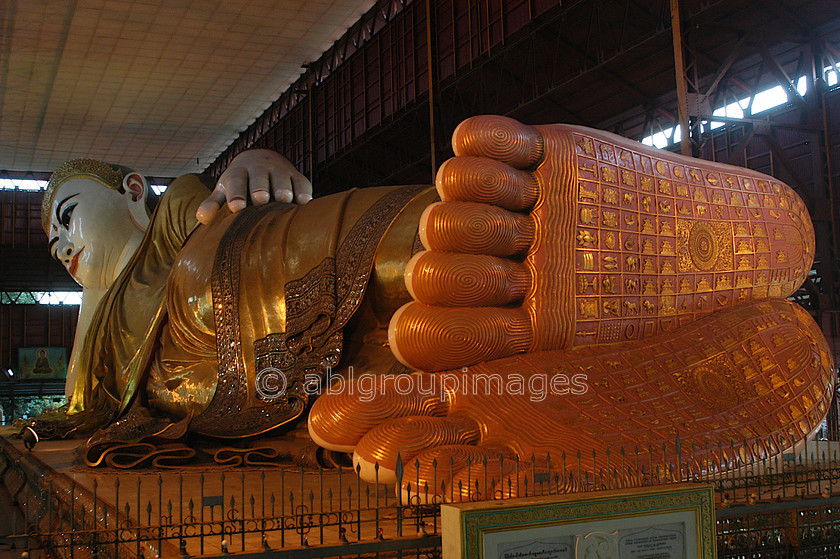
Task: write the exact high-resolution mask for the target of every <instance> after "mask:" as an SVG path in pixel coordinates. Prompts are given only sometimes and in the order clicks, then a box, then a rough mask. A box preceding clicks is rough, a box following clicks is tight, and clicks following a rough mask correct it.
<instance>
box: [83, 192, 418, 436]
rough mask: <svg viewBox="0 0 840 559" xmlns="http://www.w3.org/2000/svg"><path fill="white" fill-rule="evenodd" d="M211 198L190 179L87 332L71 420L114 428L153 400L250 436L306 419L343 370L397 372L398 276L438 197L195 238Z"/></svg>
mask: <svg viewBox="0 0 840 559" xmlns="http://www.w3.org/2000/svg"><path fill="white" fill-rule="evenodd" d="M209 186H210V185H209V184H205V183H203V182H202V179H201V177H198V176H196V175H187V176H184V177H180V178H178V179H176V180H175V181H173V182H172V184H171V185H170V186H169V188H168V189H167V191H166V192H165V193H164V195H163V196H162V197H161V200H160V203H159V204H158V207H157V209H156V210H155V213H154V215H153V216H152V219H151V223H150V226H149V229H148V230H147V232H146V235H145V237H144V239H143V242H142V243H141V245H140V247H139V249H138V250H137V252H136V253H135V255H134V257H133V258H132V259H131V261H130V262H129V264H128V265H127V266H126V269H125V270H123V272H122V273H121V274H120V276H119V278H118V279H117V280H116V282H115V283H114V285H112V286H111V288H110V289H109V290H108V293H107V295H106V296H105V297H104V299H103V300H102V302H101V303H100V306H99V308H98V309H97V312H96V315H95V317H94V319H93V321H92V323H91V326H90V329H89V331H88V335H87V336H86V338H85V342H84V346H83V349H82V353H81V355H80V367H79V371H80V374H79V377H78V379H77V382H76V386H75V389H74V394H73V402H74V411H85V412H88V414H91V415H93V416H94V417H95V418H96V420H97V421H103V420H105V421H107V420H109V419H112V418H113V417H114V416H115V415H116V414H119V413H121V412H123V411H125V410H126V409H127V408H128V407H129V405H130V404H131V403H132V402H133V401H135V400H137V399H138V398H140V400H143V399H147V400H148V405H149V407H150V408H152V409H157V410H159V411H161V412H163V413H165V414H167V415H169V416H170V417H172V418H173V419H182V418H186V417H190V416H192V417H191V419H190V421H191V423H190V430H192V431H195V432H199V433H202V434H207V435H212V436H218V437H244V436H249V435H253V434H257V433H261V432H264V431H266V430H269V429H272V428H274V427H277V426H279V425H283V424H286V423H289V422H290V421H293V420H294V419H296V418H298V417H299V416H300V415H301V414H302V413H303V411H304V410H305V409H306V407H307V405H308V403H309V397H310V395H311V394H312V393H313V391H314V390H316V389H317V386H313V385H312V379H313V378H315V379H319V381H326V377H327V376H328V375H329V374H330V372H331V370H332V369H333V368H334V367H341V366H345V365H347V364H352V365H354V366H356V367H357V368H358V367H361V368H364V369H367V370H371V369H377V370H381V369H382V368H383V367H384V368H385V370H383V371H382V372H388V371H389V370H392V369H397V368H400V367H401V366H399V365H397V364H396V361H395V360H394V359H393V357H392V356H391V354H390V352H389V351H388V350H387V348H386V347H384V343H385V342H384V340H385V330H386V329H387V321H388V318H389V317H390V315H391V314H392V313H393V311H394V310H395V309H396V308H398V307H399V305H401V304H402V303H404V302H406V301H408V300H409V296H408V294H407V292H406V291H405V287H404V285H403V278H402V270H403V269H404V267H405V264H406V262H407V261H408V259H409V258H410V256H411V254H412V253H413V252H415V251H416V250H417V249H418V248H419V246H420V245H419V242H418V240H417V224H418V219H419V215H420V213H421V212H422V211H423V209H424V208H425V207H426V205H428V204H429V203H430V202H431V201H433V200H434V198H435V194H434V191H433V190H432V189H430V188H427V187H378V188H367V189H361V190H350V191H347V192H343V193H340V194H335V195H331V196H327V197H324V198H319V199H315V200H313V201H311V202H310V203H309V204H307V205H305V206H293V205H287V204H269V205H265V206H260V207H252V208H248V209H246V210H245V211H243V212H239V213H237V214H231V213H229V212H227V211H223V213H222V215H220V216H218V217H217V218H216V219H215V220H214V221H213V222H212V223H211V224H210V225H208V226H201V227H199V223H198V221H197V220H196V218H195V210H196V208H197V207H198V205H199V204H200V203H201V202H202V201H203V200H204V199H205V198H206V197H207V193H208V187H209ZM351 323H352V327H351V328H345V327H346V326H347V325H348V324H351ZM345 330H346V331H347V332H352V335H353V338H352V339H345ZM265 370H270V371H271V372H272V374H274V375H278V374H281V375H282V376H283V379H284V381H283V382H284V386H283V387H284V389H285V390H283V392H282V394H273V393H272V394H270V395H266V394H264V393H261V391H260V390H258V383H259V382H260V378H259V375H260V373H261V371H265ZM307 381H308V382H309V384H308V385H304V383H305V382H307ZM316 384H317V383H316ZM140 403H142V402H140Z"/></svg>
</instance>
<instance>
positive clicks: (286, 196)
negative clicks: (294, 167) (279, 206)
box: [270, 169, 295, 204]
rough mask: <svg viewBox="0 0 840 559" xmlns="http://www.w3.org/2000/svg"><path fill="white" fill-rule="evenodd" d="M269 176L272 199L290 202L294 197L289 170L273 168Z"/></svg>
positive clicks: (285, 202)
mask: <svg viewBox="0 0 840 559" xmlns="http://www.w3.org/2000/svg"><path fill="white" fill-rule="evenodd" d="M270 176H271V195H272V196H273V197H274V201H275V202H282V203H284V204H291V203H292V201H293V200H294V198H295V191H294V187H293V185H292V177H291V176H290V174H289V172H288V171H287V170H286V169H274V170H272V171H271V175H270Z"/></svg>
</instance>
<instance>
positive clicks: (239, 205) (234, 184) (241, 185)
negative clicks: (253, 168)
mask: <svg viewBox="0 0 840 559" xmlns="http://www.w3.org/2000/svg"><path fill="white" fill-rule="evenodd" d="M217 187H220V188H222V189H223V190H224V193H225V199H226V200H227V205H228V208H229V209H230V211H232V212H234V213H236V212H238V211H241V210H244V209H245V207H246V206H247V205H248V198H247V194H248V170H247V169H245V168H241V167H237V168H233V169H228V170H227V171H225V177H223V178H222V179H219V184H218V185H217Z"/></svg>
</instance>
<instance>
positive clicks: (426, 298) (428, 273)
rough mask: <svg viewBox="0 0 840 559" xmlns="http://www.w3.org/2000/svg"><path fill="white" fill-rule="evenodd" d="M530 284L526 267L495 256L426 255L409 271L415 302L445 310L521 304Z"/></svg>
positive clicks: (407, 281) (408, 282) (407, 279)
mask: <svg viewBox="0 0 840 559" xmlns="http://www.w3.org/2000/svg"><path fill="white" fill-rule="evenodd" d="M530 284H531V282H530V276H529V274H528V269H527V268H526V267H525V266H524V265H522V264H519V263H516V262H511V261H510V260H506V259H503V258H497V257H494V256H481V255H477V254H457V253H443V252H432V251H426V252H421V253H419V254H417V255H415V256H414V257H413V258H412V259H411V260H410V261H409V263H408V265H407V266H406V269H405V285H406V287H407V288H408V291H409V293H410V294H411V296H412V297H413V298H414V300H415V301H419V302H421V303H425V304H427V305H440V306H443V307H489V306H502V305H507V304H510V303H514V302H518V301H521V300H522V298H523V297H524V296H525V292H526V291H527V290H528V287H529V286H530Z"/></svg>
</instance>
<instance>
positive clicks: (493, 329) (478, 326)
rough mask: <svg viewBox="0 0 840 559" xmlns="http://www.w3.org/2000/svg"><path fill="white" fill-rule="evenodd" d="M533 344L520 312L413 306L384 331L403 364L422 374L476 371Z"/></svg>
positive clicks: (399, 313) (401, 311)
mask: <svg viewBox="0 0 840 559" xmlns="http://www.w3.org/2000/svg"><path fill="white" fill-rule="evenodd" d="M532 338H533V333H532V330H531V320H530V317H529V315H528V312H527V311H525V310H523V309H521V308H498V307H485V308H481V307H479V308H475V307H464V308H459V307H436V306H429V305H424V304H422V303H418V302H411V303H407V304H406V305H403V306H402V307H400V308H399V309H398V310H397V312H396V313H394V316H393V317H392V318H391V323H390V324H389V326H388V341H389V343H390V347H391V351H392V352H393V353H394V356H395V357H396V358H397V359H398V360H399V361H400V362H401V363H403V364H405V365H407V366H409V367H412V368H415V369H421V370H424V371H443V370H447V369H454V368H457V367H465V366H469V365H475V364H476V363H481V362H483V361H489V360H491V359H499V358H501V357H506V356H509V355H514V354H516V353H520V352H523V351H526V350H527V349H528V348H529V347H530V345H531V340H532Z"/></svg>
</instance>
